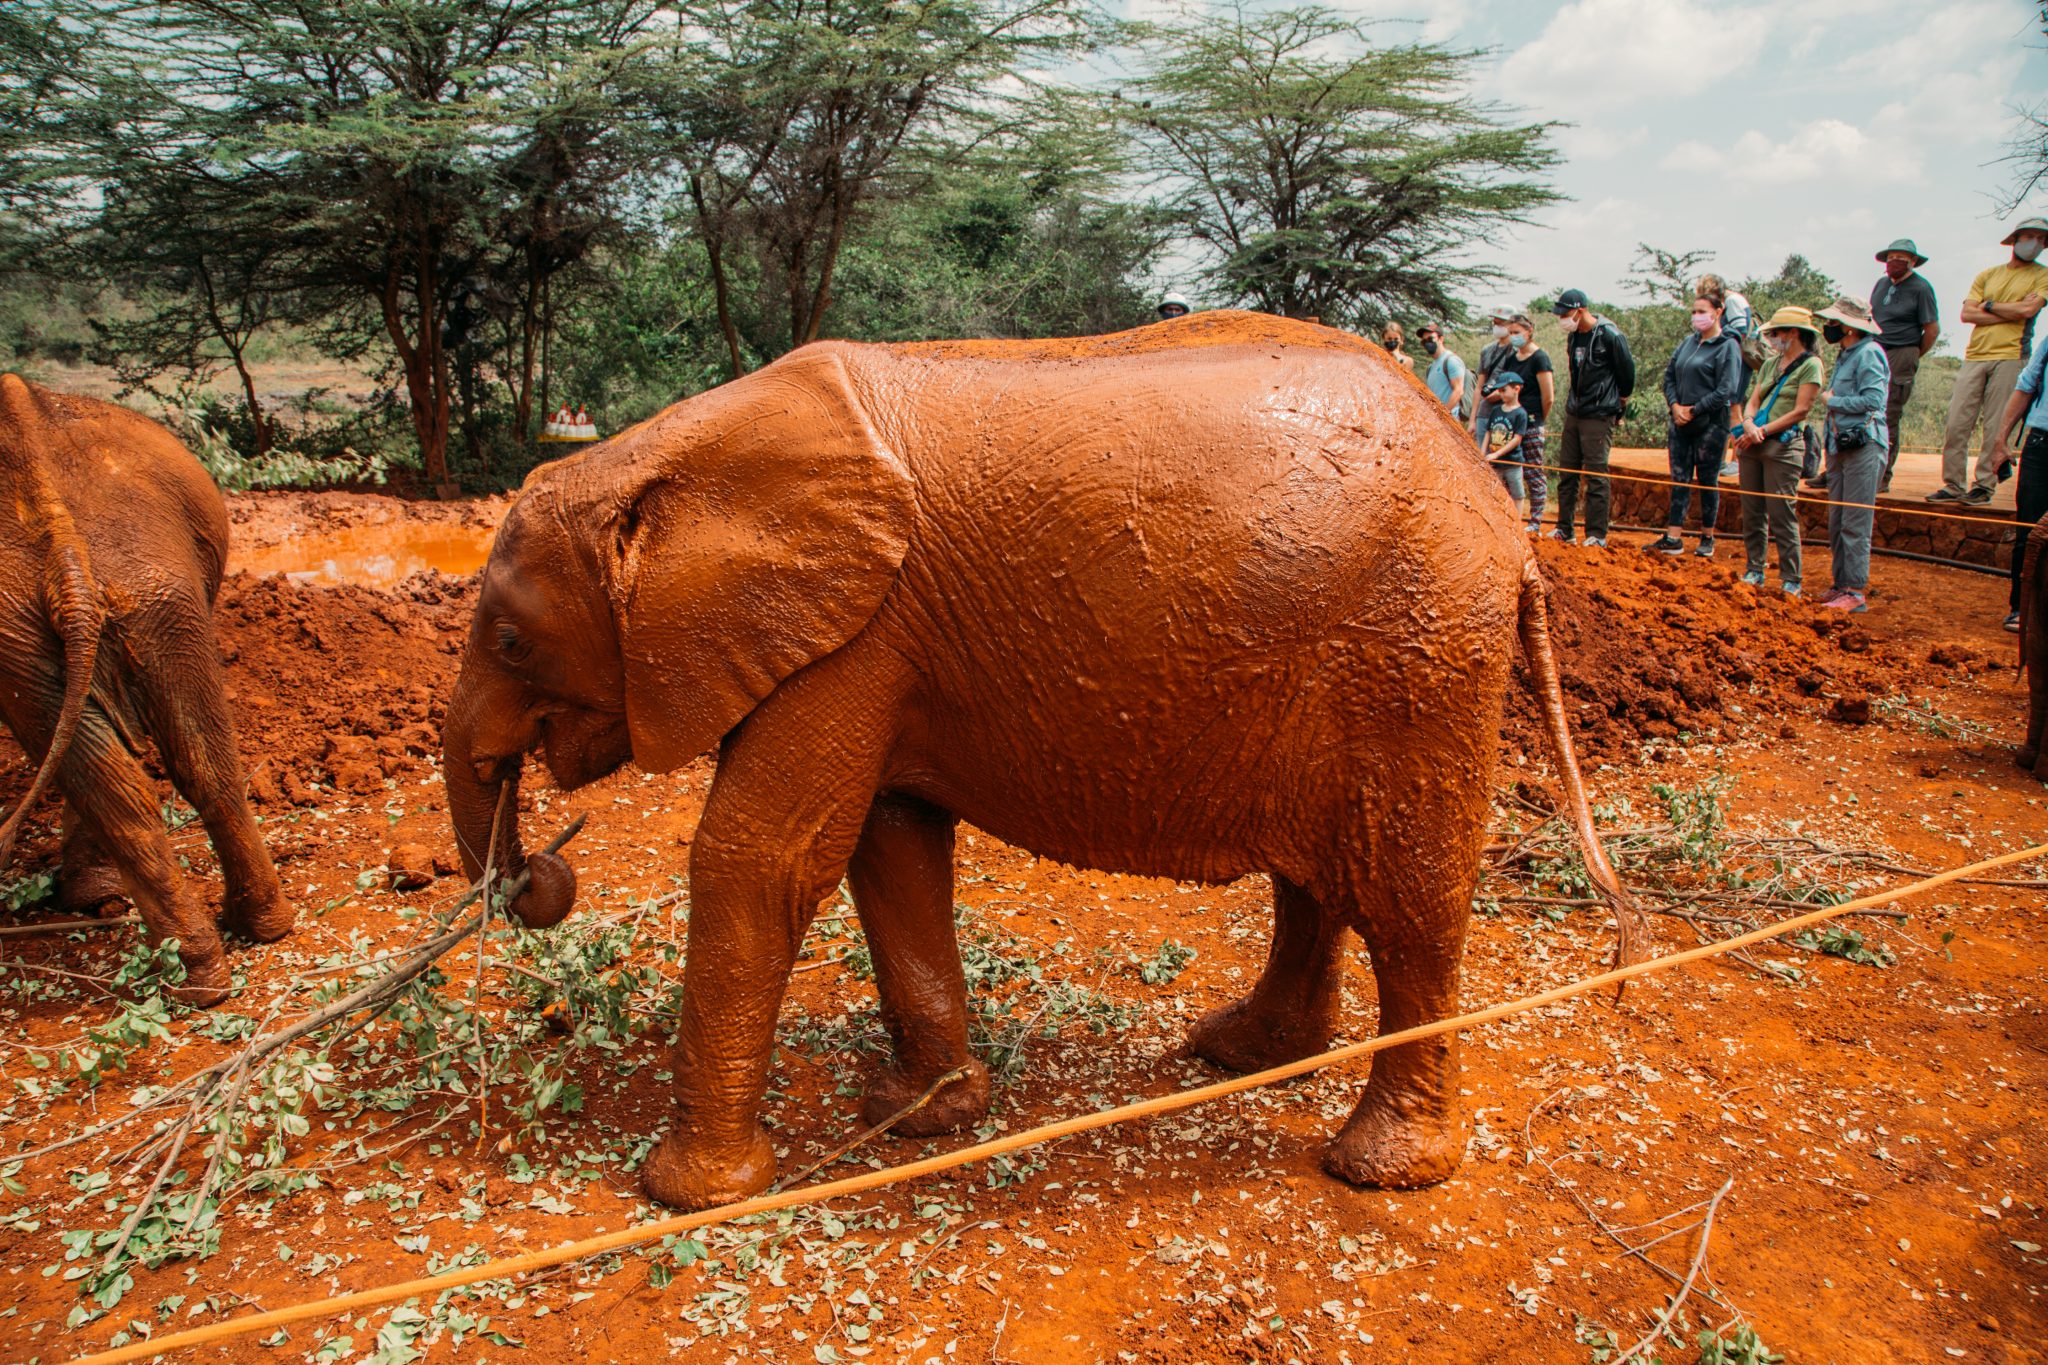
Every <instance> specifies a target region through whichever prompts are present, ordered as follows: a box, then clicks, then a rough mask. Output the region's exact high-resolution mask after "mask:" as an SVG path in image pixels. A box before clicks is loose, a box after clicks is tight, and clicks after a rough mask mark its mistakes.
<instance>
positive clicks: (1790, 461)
mask: <svg viewBox="0 0 2048 1365" xmlns="http://www.w3.org/2000/svg"><path fill="white" fill-rule="evenodd" d="M1797 449H1798V447H1797V446H1796V445H1792V446H1788V445H1786V444H1785V443H1784V442H1782V441H1766V442H1764V443H1763V444H1762V445H1760V446H1751V447H1750V448H1749V449H1747V450H1742V451H1737V452H1736V455H1735V464H1736V474H1737V476H1738V477H1739V478H1740V479H1741V481H1742V549H1743V554H1744V557H1745V563H1744V565H1743V569H1744V571H1745V572H1747V573H1753V574H1761V573H1762V572H1763V571H1764V552H1765V550H1766V548H1767V547H1768V542H1767V541H1766V536H1768V537H1769V541H1775V542H1776V543H1777V546H1778V577H1779V578H1780V579H1782V580H1783V581H1785V582H1787V583H1797V582H1798V581H1799V563H1800V561H1799V509H1798V508H1797V507H1795V506H1794V505H1793V503H1792V495H1793V494H1795V493H1797V492H1798V491H1799V456H1798V455H1797V454H1795V453H1794V451H1795V450H1797ZM1766 495H1769V496H1766Z"/></svg>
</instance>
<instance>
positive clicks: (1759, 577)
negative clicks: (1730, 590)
mask: <svg viewBox="0 0 2048 1365" xmlns="http://www.w3.org/2000/svg"><path fill="white" fill-rule="evenodd" d="M1742 581H1743V582H1745V583H1747V584H1749V586H1750V587H1752V588H1761V587H1762V586H1763V585H1764V571H1763V570H1762V569H1751V570H1749V571H1748V572H1746V573H1744V574H1743V575H1742Z"/></svg>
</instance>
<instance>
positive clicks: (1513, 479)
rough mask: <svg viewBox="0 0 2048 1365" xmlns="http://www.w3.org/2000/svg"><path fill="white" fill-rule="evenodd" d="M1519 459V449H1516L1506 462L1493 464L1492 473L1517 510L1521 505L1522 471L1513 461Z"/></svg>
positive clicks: (1501, 461)
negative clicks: (1506, 491) (1512, 500)
mask: <svg viewBox="0 0 2048 1365" xmlns="http://www.w3.org/2000/svg"><path fill="white" fill-rule="evenodd" d="M1521 457H1522V452H1521V449H1520V448H1519V447H1517V448H1516V451H1515V453H1514V454H1513V455H1511V456H1509V457H1508V458H1507V459H1506V460H1499V461H1494V462H1493V472H1494V474H1495V475H1497V476H1498V477H1499V479H1500V486H1501V487H1502V488H1505V489H1507V490H1508V496H1509V497H1510V498H1513V499H1514V501H1515V506H1516V507H1517V508H1519V507H1520V506H1521V505H1522V474H1523V473H1524V471H1523V469H1522V467H1521V466H1520V465H1518V464H1516V463H1515V461H1516V460H1519V459H1520V458H1521Z"/></svg>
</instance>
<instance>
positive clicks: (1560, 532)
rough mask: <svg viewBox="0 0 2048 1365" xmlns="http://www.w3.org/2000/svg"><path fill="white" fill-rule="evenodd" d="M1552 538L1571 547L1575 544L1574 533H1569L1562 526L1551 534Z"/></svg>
mask: <svg viewBox="0 0 2048 1365" xmlns="http://www.w3.org/2000/svg"><path fill="white" fill-rule="evenodd" d="M1550 538H1551V539H1552V540H1558V541H1563V542H1564V543H1565V544H1566V545H1570V544H1572V543H1573V540H1572V533H1571V532H1570V531H1567V530H1566V529H1565V528H1564V527H1562V526H1560V527H1558V528H1557V529H1556V530H1555V531H1552V532H1551V533H1550Z"/></svg>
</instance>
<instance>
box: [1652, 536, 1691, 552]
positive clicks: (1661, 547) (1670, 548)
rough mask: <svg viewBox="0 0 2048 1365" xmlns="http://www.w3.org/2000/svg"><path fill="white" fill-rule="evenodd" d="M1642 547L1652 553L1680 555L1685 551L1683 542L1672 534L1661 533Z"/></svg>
mask: <svg viewBox="0 0 2048 1365" xmlns="http://www.w3.org/2000/svg"><path fill="white" fill-rule="evenodd" d="M1643 548H1644V549H1645V550H1648V551H1650V552H1651V553H1652V554H1660V555H1682V554H1684V553H1685V542H1684V541H1682V540H1680V539H1679V538H1678V537H1677V536H1674V535H1661V536H1658V537H1657V538H1656V539H1655V540H1653V541H1651V542H1650V543H1649V544H1648V545H1645V546H1644V547H1643Z"/></svg>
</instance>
